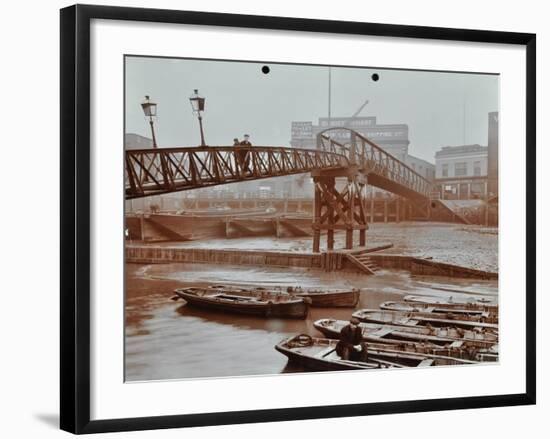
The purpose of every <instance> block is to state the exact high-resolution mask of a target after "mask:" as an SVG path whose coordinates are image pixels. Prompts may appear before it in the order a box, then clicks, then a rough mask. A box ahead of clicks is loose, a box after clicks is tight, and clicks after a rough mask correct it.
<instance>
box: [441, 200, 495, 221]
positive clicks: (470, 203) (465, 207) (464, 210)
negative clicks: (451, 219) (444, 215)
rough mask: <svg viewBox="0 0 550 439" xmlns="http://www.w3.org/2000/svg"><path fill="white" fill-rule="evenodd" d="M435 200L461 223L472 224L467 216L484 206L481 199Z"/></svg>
mask: <svg viewBox="0 0 550 439" xmlns="http://www.w3.org/2000/svg"><path fill="white" fill-rule="evenodd" d="M437 202H438V203H439V204H440V205H441V206H443V207H444V208H445V209H447V210H448V211H449V212H450V213H452V214H453V215H454V216H455V218H456V219H457V220H458V221H460V222H461V223H463V224H472V222H471V221H470V220H469V219H468V217H469V216H470V215H471V214H473V213H476V212H477V211H478V210H479V209H484V207H485V203H484V202H483V200H437Z"/></svg>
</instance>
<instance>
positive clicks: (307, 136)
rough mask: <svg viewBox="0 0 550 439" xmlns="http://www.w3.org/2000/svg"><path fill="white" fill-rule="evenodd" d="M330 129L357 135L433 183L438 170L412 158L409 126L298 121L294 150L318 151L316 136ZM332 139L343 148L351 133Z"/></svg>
mask: <svg viewBox="0 0 550 439" xmlns="http://www.w3.org/2000/svg"><path fill="white" fill-rule="evenodd" d="M331 127H345V128H349V129H352V130H355V131H357V132H358V133H360V134H362V135H363V136H365V137H367V138H368V139H369V140H372V141H373V142H374V143H376V144H377V145H378V146H380V147H381V148H382V149H384V150H385V151H387V152H389V153H390V154H391V155H392V156H394V157H395V158H396V159H398V160H400V161H402V162H403V163H405V164H407V165H408V166H410V167H411V168H413V170H414V171H416V172H417V173H419V174H420V175H422V176H423V177H424V178H426V179H428V180H430V181H433V179H434V176H435V166H434V165H433V164H432V163H430V162H427V161H426V160H422V159H420V158H418V157H415V156H412V155H410V154H409V144H410V142H409V127H408V125H406V124H378V123H377V122H376V117H374V116H368V117H331V118H328V117H320V118H319V122H318V124H317V125H314V124H313V122H302V121H295V122H292V125H291V139H290V144H291V146H293V147H295V148H307V149H314V148H316V147H317V134H319V133H320V132H321V131H324V130H326V129H328V128H331ZM330 136H331V138H333V139H334V140H336V141H338V142H340V143H343V144H345V143H347V142H349V140H350V132H349V131H348V130H345V129H342V130H334V131H331V133H330Z"/></svg>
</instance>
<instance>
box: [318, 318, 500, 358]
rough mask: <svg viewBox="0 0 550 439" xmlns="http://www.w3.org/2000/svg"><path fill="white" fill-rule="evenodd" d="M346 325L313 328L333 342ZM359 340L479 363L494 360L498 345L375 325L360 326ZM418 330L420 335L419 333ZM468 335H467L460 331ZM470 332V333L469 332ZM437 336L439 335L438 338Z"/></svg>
mask: <svg viewBox="0 0 550 439" xmlns="http://www.w3.org/2000/svg"><path fill="white" fill-rule="evenodd" d="M347 324H348V322H346V321H344V320H334V319H320V320H317V321H316V322H314V323H313V326H314V327H315V328H316V329H317V330H318V331H319V332H321V333H322V334H323V335H324V336H325V337H327V338H333V339H337V338H339V337H340V331H341V330H342V328H343V327H344V326H346V325H347ZM359 327H360V328H361V330H362V335H363V340H365V341H367V342H369V346H372V344H373V343H375V344H384V345H393V346H396V347H397V349H402V350H407V351H410V352H417V353H424V354H433V355H444V356H448V357H455V358H463V359H468V360H476V361H480V360H479V358H480V354H486V355H487V358H489V356H492V357H498V347H497V345H496V343H497V342H498V340H497V338H496V336H495V335H494V334H491V337H484V339H482V338H483V336H484V334H478V333H475V335H478V336H477V338H476V336H475V335H474V334H464V335H466V336H467V337H469V338H460V336H459V334H458V333H457V332H456V331H449V329H447V328H433V329H434V334H430V333H429V330H428V329H427V328H425V327H414V328H410V329H411V331H409V328H406V327H403V326H389V327H388V326H386V325H380V324H376V323H360V324H359ZM419 330H421V331H419ZM464 332H470V331H462V333H464ZM472 332H473V331H472ZM438 334H439V335H438ZM493 361H494V360H493Z"/></svg>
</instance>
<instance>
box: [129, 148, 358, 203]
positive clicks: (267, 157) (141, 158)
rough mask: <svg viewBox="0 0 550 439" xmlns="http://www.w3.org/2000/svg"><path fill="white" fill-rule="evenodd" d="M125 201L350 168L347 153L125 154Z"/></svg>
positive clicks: (294, 150) (234, 150)
mask: <svg viewBox="0 0 550 439" xmlns="http://www.w3.org/2000/svg"><path fill="white" fill-rule="evenodd" d="M125 154H126V155H125V162H126V163H125V171H126V172H125V190H126V198H127V199H131V198H138V197H143V196H147V195H155V194H162V193H167V192H175V191H180V190H189V189H196V188H200V187H207V186H214V185H217V184H224V183H232V182H237V181H244V180H254V179H260V178H269V177H276V176H279V175H291V174H298V173H304V172H310V171H312V170H315V169H331V168H341V167H345V166H347V165H348V158H347V156H345V155H344V154H339V153H336V152H331V151H322V150H315V149H300V148H284V147H271V146H205V147H196V148H193V147H184V148H157V149H137V150H127V151H126V153H125Z"/></svg>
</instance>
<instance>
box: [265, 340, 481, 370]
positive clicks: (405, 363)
mask: <svg viewBox="0 0 550 439" xmlns="http://www.w3.org/2000/svg"><path fill="white" fill-rule="evenodd" d="M337 343H338V342H337V341H336V340H330V339H323V338H314V337H310V336H309V335H306V334H301V335H297V336H293V337H290V338H288V339H285V340H283V341H282V342H280V343H279V344H277V345H276V346H275V349H276V350H277V351H279V352H281V353H282V354H284V355H286V356H287V357H288V359H289V361H292V362H294V363H298V364H300V365H301V366H302V367H304V368H306V369H312V370H361V369H381V368H400V367H425V366H443V365H460V364H474V363H476V361H471V360H466V359H460V358H453V357H448V356H444V355H431V354H425V353H417V352H408V351H406V350H404V349H400V348H399V347H397V346H393V345H384V344H376V343H373V344H372V345H371V344H367V352H368V356H367V361H366V362H363V361H349V360H342V359H341V358H340V357H339V356H338V354H337V353H336V345H337Z"/></svg>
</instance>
